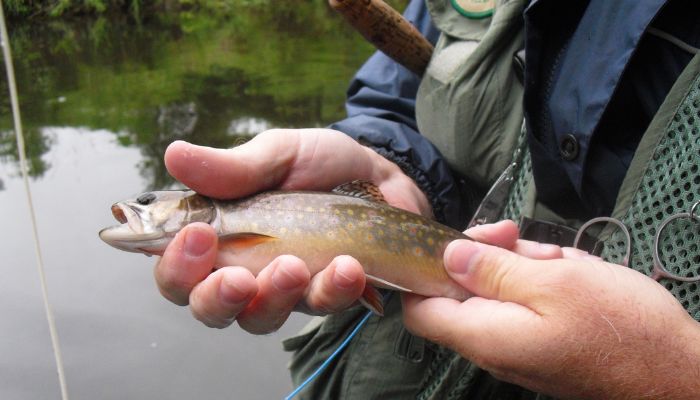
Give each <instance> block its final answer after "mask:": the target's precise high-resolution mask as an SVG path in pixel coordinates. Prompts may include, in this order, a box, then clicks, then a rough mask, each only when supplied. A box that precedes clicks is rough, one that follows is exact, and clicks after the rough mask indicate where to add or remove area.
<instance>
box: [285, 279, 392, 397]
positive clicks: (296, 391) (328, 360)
mask: <svg viewBox="0 0 700 400" xmlns="http://www.w3.org/2000/svg"><path fill="white" fill-rule="evenodd" d="M389 296H391V292H389V293H387V294H386V295H385V296H384V303H386V301H387V300H388V299H389ZM372 314H374V313H373V312H372V311H367V314H365V316H364V317H362V319H361V320H360V321H359V322H358V323H357V324H356V325H355V327H354V328H353V329H352V332H350V334H349V335H348V337H346V338H345V340H343V343H341V344H340V345H339V346H338V348H337V349H335V351H333V353H332V354H331V355H330V356H328V358H326V360H325V361H324V362H323V363H322V364H321V365H319V367H318V368H316V371H314V372H313V373H312V374H311V375H309V377H308V378H306V380H304V382H302V383H301V384H300V385H299V386H297V388H296V389H294V390H293V391H292V392H291V393H289V394H288V395H287V397H285V398H284V400H292V399H293V398H294V396H296V395H298V394H299V392H301V391H302V390H304V388H305V387H306V386H308V385H309V383H311V382H312V381H313V380H314V379H316V378H317V377H318V376H319V375H320V374H321V372H323V370H325V369H326V368H327V367H328V366H329V365H330V363H331V361H333V360H334V359H335V358H336V357H337V356H338V355H339V354H340V353H341V352H342V351H343V350H344V349H345V348H346V347H348V345H349V344H350V341H351V340H352V338H354V337H355V336H356V335H357V333H358V332H359V331H360V329H362V327H363V326H364V325H365V324H366V323H367V321H368V320H369V317H371V316H372Z"/></svg>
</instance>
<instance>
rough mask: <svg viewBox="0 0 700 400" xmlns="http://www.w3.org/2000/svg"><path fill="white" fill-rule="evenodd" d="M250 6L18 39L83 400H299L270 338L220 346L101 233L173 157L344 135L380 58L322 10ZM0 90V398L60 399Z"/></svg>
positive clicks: (52, 250)
mask: <svg viewBox="0 0 700 400" xmlns="http://www.w3.org/2000/svg"><path fill="white" fill-rule="evenodd" d="M274 3H275V7H272V6H270V7H264V6H261V5H259V4H258V5H256V4H257V3H256V2H244V4H248V5H244V6H241V7H240V9H237V10H233V12H231V10H228V14H227V17H218V18H213V17H211V16H206V15H197V14H192V13H183V14H180V15H178V16H176V17H171V18H170V19H168V18H160V19H158V20H145V21H142V22H140V23H138V24H137V23H134V22H130V21H113V20H112V21H107V20H76V21H74V22H72V23H58V22H50V23H46V22H41V23H31V22H23V23H13V24H12V26H11V36H12V38H11V44H12V46H13V51H14V56H15V69H16V71H17V78H18V79H17V80H18V82H17V84H18V90H19V93H20V98H21V108H22V115H23V121H24V124H25V129H26V132H25V135H26V137H27V144H28V149H27V151H28V154H29V156H30V164H29V165H30V172H31V180H30V182H31V185H30V186H31V191H32V195H33V199H34V205H35V209H36V217H37V221H38V230H39V239H40V244H41V251H42V254H43V258H44V261H45V270H46V275H47V284H48V295H49V300H50V304H51V306H52V308H53V310H54V314H55V318H56V323H57V327H58V334H59V340H60V345H61V350H62V353H63V362H64V364H65V371H66V378H67V384H68V392H69V395H70V398H72V399H155V398H158V399H192V398H197V399H208V398H212V399H213V398H216V399H270V398H281V397H283V396H284V395H285V394H286V393H288V392H289V390H290V389H291V384H290V383H289V378H288V374H287V371H286V363H287V361H288V355H287V354H285V353H284V352H283V351H282V349H281V345H280V343H279V342H280V340H281V338H282V337H285V336H288V335H290V334H291V333H293V332H295V331H296V330H298V329H299V328H300V327H301V326H302V325H303V323H304V322H305V320H306V317H304V316H298V315H297V316H294V317H293V318H292V320H290V321H289V322H288V324H287V325H285V326H284V327H283V329H282V330H281V331H280V332H278V333H276V334H273V335H269V336H252V335H249V334H246V333H244V332H242V331H241V330H240V329H238V328H236V327H232V328H229V329H224V330H214V329H209V328H206V327H204V326H203V325H201V324H200V323H198V322H197V321H195V320H194V319H193V318H192V317H191V316H190V313H189V310H188V309H187V308H180V307H177V306H174V305H172V304H170V303H168V302H167V301H166V300H164V299H163V298H162V297H161V296H160V295H159V294H158V291H157V289H156V287H155V284H154V282H153V278H152V266H153V264H154V259H152V258H147V257H145V256H142V255H138V254H130V253H125V252H120V251H117V250H115V249H113V248H111V247H108V246H107V245H105V244H104V243H102V242H101V241H100V240H99V238H98V236H97V232H98V231H99V230H100V229H101V228H103V227H105V226H108V225H112V224H114V220H113V218H112V216H111V214H110V205H111V203H113V202H114V201H116V200H119V199H122V198H125V197H129V196H132V195H134V194H137V193H140V192H142V191H145V190H147V189H152V188H166V187H170V186H171V185H172V180H171V179H170V178H169V176H168V175H167V173H166V171H165V168H164V166H163V161H162V154H163V151H164V149H165V147H166V146H167V145H168V144H169V143H170V142H171V141H173V140H175V139H185V140H188V141H192V142H195V143H199V144H208V145H215V146H224V147H225V146H231V145H234V144H236V143H240V142H242V141H244V140H246V138H248V137H249V136H250V135H254V134H256V133H257V132H259V131H261V130H264V129H267V128H270V127H311V126H324V125H326V124H328V123H330V122H332V121H333V120H336V119H338V118H342V116H343V114H344V111H343V98H344V92H345V88H346V86H347V83H348V80H349V78H350V77H351V75H352V73H353V72H354V70H355V69H356V68H357V67H358V66H359V65H360V64H361V62H362V61H363V60H364V59H365V58H366V57H367V56H368V54H369V53H370V52H371V49H370V47H369V46H368V45H367V44H365V43H364V42H363V41H362V40H361V39H360V38H359V37H358V36H357V35H356V34H355V33H354V32H351V31H350V30H349V29H348V28H346V27H345V25H344V23H343V22H342V21H341V20H339V19H338V18H335V16H334V15H333V14H332V12H331V11H328V10H327V9H325V8H324V7H323V4H324V3H322V2H316V1H315V2H308V3H304V4H301V3H300V2H292V3H293V4H294V5H296V6H295V7H286V6H283V5H278V4H277V3H279V2H274ZM4 76H5V75H4V72H3V75H2V77H3V82H1V83H0V86H1V87H0V89H2V92H1V93H3V94H2V95H0V96H1V97H2V98H3V99H2V100H0V113H1V115H0V124H1V125H0V127H1V128H2V131H1V132H0V220H1V221H2V222H1V223H0V226H1V227H2V229H0V254H2V261H0V271H1V273H2V279H0V317H1V326H2V332H0V354H1V356H0V398H1V399H59V398H60V390H59V383H58V377H57V372H56V366H55V363H54V359H53V351H52V347H51V342H50V338H49V332H48V325H47V322H46V317H45V314H44V309H43V303H42V297H41V290H40V281H39V275H38V272H37V267H36V265H37V262H36V255H35V252H34V238H33V235H32V231H31V226H30V214H29V207H28V202H27V199H26V196H25V192H24V188H23V185H22V180H21V176H20V174H19V166H18V163H17V156H16V146H15V144H14V136H13V132H12V130H11V129H12V127H11V118H10V115H9V99H7V98H6V95H5V93H7V83H6V82H4Z"/></svg>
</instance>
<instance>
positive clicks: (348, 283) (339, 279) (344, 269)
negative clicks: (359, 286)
mask: <svg viewBox="0 0 700 400" xmlns="http://www.w3.org/2000/svg"><path fill="white" fill-rule="evenodd" d="M332 281H333V284H334V285H335V286H337V287H339V288H341V289H348V288H350V287H352V286H353V284H354V283H355V282H356V281H357V279H355V278H353V268H352V267H351V266H350V265H348V264H344V263H340V264H338V265H337V266H336V267H335V272H334V273H333V277H332Z"/></svg>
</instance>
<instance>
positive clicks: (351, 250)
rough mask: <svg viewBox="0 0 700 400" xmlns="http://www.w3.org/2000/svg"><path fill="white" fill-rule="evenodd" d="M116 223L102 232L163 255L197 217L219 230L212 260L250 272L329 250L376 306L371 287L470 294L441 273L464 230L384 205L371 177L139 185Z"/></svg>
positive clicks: (325, 257) (118, 242) (315, 259)
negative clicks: (241, 189)
mask: <svg viewBox="0 0 700 400" xmlns="http://www.w3.org/2000/svg"><path fill="white" fill-rule="evenodd" d="M111 211H112V215H113V216H114V218H115V219H116V220H117V221H118V222H119V223H120V224H119V225H116V226H111V227H107V228H104V229H102V230H101V231H100V232H99V236H100V238H101V239H102V240H103V241H104V242H106V243H107V244H109V245H111V246H113V247H115V248H117V249H120V250H124V251H128V252H135V253H143V254H146V255H162V254H163V252H164V250H165V248H166V247H167V245H168V243H170V241H171V240H172V239H173V238H174V237H175V235H176V234H177V232H178V231H180V230H181V229H182V228H183V227H185V226H186V225H187V224H190V223H193V222H204V223H207V224H209V225H211V226H212V227H213V228H214V230H215V231H216V233H217V236H218V241H219V243H218V252H217V257H216V262H215V265H216V267H217V268H218V267H224V266H242V267H245V268H247V269H248V270H250V271H251V272H252V273H253V275H255V276H257V275H258V273H259V272H260V271H261V270H262V269H263V268H264V267H265V266H267V265H268V264H269V263H270V262H271V261H273V260H274V259H275V258H276V257H278V256H280V255H285V254H288V255H294V256H296V257H299V258H300V259H302V260H303V261H304V262H305V263H306V264H307V267H308V268H309V270H310V273H311V274H312V275H313V274H315V273H317V272H319V271H320V270H322V269H323V268H325V267H326V266H327V265H328V264H329V263H330V262H331V261H332V260H333V258H334V257H336V256H339V255H349V256H352V257H353V258H355V259H357V260H358V261H359V262H360V263H361V264H362V266H363V268H364V271H365V274H366V278H367V285H366V286H365V291H364V292H363V294H362V298H361V299H360V302H361V303H362V304H363V305H365V306H366V307H367V308H369V309H370V310H372V311H374V312H375V313H377V314H379V315H382V314H383V307H382V297H381V295H380V294H379V291H378V290H377V289H378V288H381V289H390V290H398V291H401V292H409V293H416V294H419V295H422V296H427V297H450V298H454V299H457V300H466V299H467V298H469V297H470V296H471V294H470V293H469V292H468V291H467V289H465V288H464V287H463V286H461V285H460V284H458V283H457V282H455V281H454V280H453V279H452V278H450V276H449V275H448V274H447V272H446V271H445V268H444V264H443V254H444V252H445V249H446V247H447V245H448V244H449V243H450V242H451V241H453V240H457V239H470V238H469V237H468V236H467V235H465V234H464V233H462V232H460V231H458V230H455V229H452V228H450V227H448V226H446V225H443V224H441V223H438V222H436V221H434V220H432V219H429V218H426V217H424V216H421V215H418V214H414V213H411V212H409V211H405V210H402V209H399V208H396V207H393V206H391V205H389V204H388V203H387V202H386V200H385V199H384V197H383V195H382V193H381V191H380V189H379V188H378V187H377V186H376V185H374V184H373V183H371V182H367V181H352V182H348V183H345V184H343V185H340V186H338V187H337V188H335V189H333V191H331V192H316V191H267V192H261V193H258V194H255V195H252V196H249V197H245V198H241V199H235V200H220V199H214V198H210V197H206V196H203V195H201V194H198V193H196V192H195V191H192V190H188V189H186V190H164V191H151V192H146V193H143V194H141V195H139V196H138V197H136V198H135V199H129V200H125V201H120V202H117V203H115V204H113V205H112V207H111Z"/></svg>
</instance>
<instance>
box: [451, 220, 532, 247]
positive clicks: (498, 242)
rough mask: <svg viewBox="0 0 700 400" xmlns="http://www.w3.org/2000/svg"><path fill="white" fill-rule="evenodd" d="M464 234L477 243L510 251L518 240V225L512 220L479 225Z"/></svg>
mask: <svg viewBox="0 0 700 400" xmlns="http://www.w3.org/2000/svg"><path fill="white" fill-rule="evenodd" d="M464 233H465V234H466V235H467V236H469V237H470V238H472V239H474V240H476V241H477V242H481V243H486V244H490V245H493V246H498V247H502V248H504V249H510V248H512V247H513V246H515V243H516V241H517V240H518V235H519V231H518V225H516V224H515V222H513V221H511V220H508V219H507V220H503V221H499V222H496V223H493V224H484V225H477V226H474V227H472V228H469V229H467V230H466V231H464Z"/></svg>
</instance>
